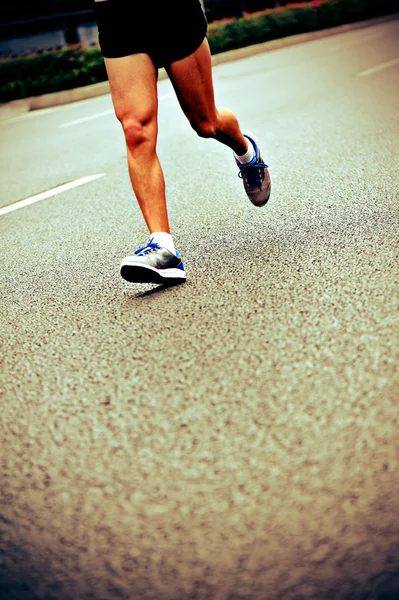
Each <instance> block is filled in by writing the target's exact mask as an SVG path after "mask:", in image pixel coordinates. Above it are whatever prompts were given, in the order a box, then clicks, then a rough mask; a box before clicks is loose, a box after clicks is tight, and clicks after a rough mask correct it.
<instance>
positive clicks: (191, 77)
mask: <svg viewBox="0 0 399 600" xmlns="http://www.w3.org/2000/svg"><path fill="white" fill-rule="evenodd" d="M166 70H167V72H168V75H169V78H170V80H171V82H172V84H173V87H174V89H175V92H176V95H177V98H178V100H179V103H180V106H181V107H182V110H183V112H184V114H185V115H186V117H187V118H188V120H189V121H190V123H191V125H192V127H193V129H194V130H195V131H196V132H197V133H198V135H200V136H201V137H207V138H215V139H216V140H218V141H219V142H222V144H226V145H227V146H229V147H230V148H231V149H232V150H233V151H234V152H235V153H236V154H237V155H243V154H245V153H246V152H247V150H248V142H247V140H246V139H245V138H244V137H243V135H242V133H241V130H240V127H239V124H238V121H237V118H236V117H235V115H234V114H233V113H232V112H231V111H230V110H228V109H227V108H220V107H218V108H217V107H216V106H215V95H214V90H213V81H212V62H211V53H210V50H209V44H208V41H207V39H206V38H205V39H204V41H203V42H202V44H201V45H200V47H199V48H198V49H197V50H196V51H195V52H194V53H193V54H191V55H190V56H188V57H187V58H183V59H182V60H179V61H176V62H174V63H172V64H170V65H169V66H167V67H166Z"/></svg>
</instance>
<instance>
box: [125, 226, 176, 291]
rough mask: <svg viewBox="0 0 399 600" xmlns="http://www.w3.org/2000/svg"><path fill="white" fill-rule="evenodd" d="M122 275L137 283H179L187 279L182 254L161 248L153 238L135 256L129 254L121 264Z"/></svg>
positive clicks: (127, 279)
mask: <svg viewBox="0 0 399 600" xmlns="http://www.w3.org/2000/svg"><path fill="white" fill-rule="evenodd" d="M121 275H122V277H123V279H126V281H131V282H135V283H163V284H168V285H171V284H177V283H183V281H185V280H186V272H185V270H184V265H183V262H182V260H181V257H180V254H179V253H178V252H176V256H175V255H174V254H173V253H172V252H170V251H169V250H167V249H166V248H161V247H160V246H159V245H158V244H157V243H156V242H154V240H153V239H152V238H151V239H150V241H149V242H148V244H147V245H146V246H143V247H142V248H139V249H138V250H136V252H135V253H134V256H127V257H126V258H124V259H123V261H122V264H121Z"/></svg>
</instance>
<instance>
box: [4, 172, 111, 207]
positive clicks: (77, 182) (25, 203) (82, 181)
mask: <svg viewBox="0 0 399 600" xmlns="http://www.w3.org/2000/svg"><path fill="white" fill-rule="evenodd" d="M104 175H105V173H100V174H99V175H88V176H87V177H81V178H80V179H76V180H75V181H70V182H69V183H64V184H63V185H59V186H57V187H55V188H52V189H51V190H47V192H42V193H41V194H36V196H31V197H30V198H25V200H20V201H19V202H15V203H14V204H10V205H9V206H5V207H4V208H0V216H1V215H6V214H7V213H10V212H13V211H14V210H18V209H19V208H24V207H25V206H29V205H30V204H34V203H35V202H40V200H45V199H46V198H51V197H52V196H57V195H58V194H62V192H66V191H67V190H71V189H73V188H76V187H78V186H79V185H84V184H85V183H89V182H90V181H94V180H95V179H99V178H100V177H104Z"/></svg>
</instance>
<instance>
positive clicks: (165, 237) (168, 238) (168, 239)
mask: <svg viewBox="0 0 399 600" xmlns="http://www.w3.org/2000/svg"><path fill="white" fill-rule="evenodd" d="M151 239H152V240H154V242H156V243H157V244H158V246H160V247H161V248H166V249H167V250H169V252H172V254H176V249H175V244H174V242H173V237H172V235H171V234H170V233H167V232H166V231H154V232H153V233H151Z"/></svg>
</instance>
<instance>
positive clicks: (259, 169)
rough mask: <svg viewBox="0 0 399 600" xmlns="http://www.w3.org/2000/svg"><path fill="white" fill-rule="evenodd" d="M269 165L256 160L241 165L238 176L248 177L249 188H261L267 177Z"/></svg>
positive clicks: (241, 177)
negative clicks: (266, 172) (266, 170)
mask: <svg viewBox="0 0 399 600" xmlns="http://www.w3.org/2000/svg"><path fill="white" fill-rule="evenodd" d="M267 168H268V165H266V164H265V163H263V162H256V159H255V162H254V163H253V164H251V163H250V164H248V165H243V166H242V167H240V170H239V172H238V177H239V178H240V179H246V181H247V184H248V187H249V188H261V187H262V182H263V180H264V178H265V171H264V169H267Z"/></svg>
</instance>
